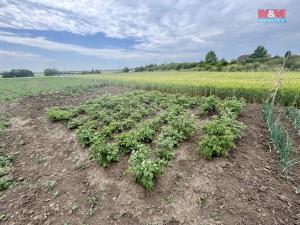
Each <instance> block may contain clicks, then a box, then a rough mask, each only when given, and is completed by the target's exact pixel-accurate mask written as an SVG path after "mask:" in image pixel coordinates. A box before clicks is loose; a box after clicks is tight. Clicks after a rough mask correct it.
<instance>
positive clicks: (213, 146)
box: [199, 99, 245, 160]
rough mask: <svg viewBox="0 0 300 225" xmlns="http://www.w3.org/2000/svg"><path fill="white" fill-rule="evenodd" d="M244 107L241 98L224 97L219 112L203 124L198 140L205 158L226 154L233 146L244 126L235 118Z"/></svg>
mask: <svg viewBox="0 0 300 225" xmlns="http://www.w3.org/2000/svg"><path fill="white" fill-rule="evenodd" d="M244 107H245V101H244V100H243V99H240V100H238V99H225V100H224V102H223V103H221V104H220V110H219V111H220V112H219V113H220V114H219V115H218V116H215V117H213V119H212V120H211V121H210V122H208V123H206V124H205V125H204V127H203V132H204V136H203V137H202V139H201V140H200V142H199V149H200V153H201V154H202V155H203V156H204V157H205V158H206V159H209V160H210V159H212V158H213V157H215V156H227V155H228V153H229V151H230V150H231V149H232V148H234V146H235V145H234V141H235V140H236V139H238V138H240V137H241V134H242V131H243V129H244V128H245V125H243V124H242V123H241V122H239V121H237V120H236V118H237V117H238V115H239V114H240V113H241V111H242V109H243V108H244Z"/></svg>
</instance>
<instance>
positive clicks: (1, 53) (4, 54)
mask: <svg viewBox="0 0 300 225" xmlns="http://www.w3.org/2000/svg"><path fill="white" fill-rule="evenodd" d="M38 57H39V55H36V54H32V53H27V52H16V51H6V50H0V58H13V59H19V60H31V59H35V58H38Z"/></svg>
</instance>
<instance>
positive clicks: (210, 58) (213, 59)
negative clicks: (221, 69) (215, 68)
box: [205, 51, 218, 64]
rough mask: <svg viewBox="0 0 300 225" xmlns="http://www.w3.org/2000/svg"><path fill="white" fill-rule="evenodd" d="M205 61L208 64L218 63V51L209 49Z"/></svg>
mask: <svg viewBox="0 0 300 225" xmlns="http://www.w3.org/2000/svg"><path fill="white" fill-rule="evenodd" d="M205 62H206V63H208V64H216V63H217V62H218V58H217V55H216V53H215V52H214V51H209V52H208V53H207V54H206V56H205Z"/></svg>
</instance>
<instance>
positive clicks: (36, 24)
mask: <svg viewBox="0 0 300 225" xmlns="http://www.w3.org/2000/svg"><path fill="white" fill-rule="evenodd" d="M258 9H286V12H287V22H286V23H273V24H271V23H258V19H257V11H258ZM299 40H300V1H297V0H272V1H265V0H251V1H249V0H222V1H221V0H210V1H208V0H159V1H155V0H56V1H55V0H0V71H3V70H10V69H13V68H25V69H30V70H33V71H36V72H37V71H43V70H44V69H45V68H57V69H59V70H91V69H120V68H124V67H125V66H127V67H136V66H140V65H145V64H152V63H156V64H160V63H169V62H194V61H200V60H202V59H204V57H205V54H206V53H207V52H208V51H209V50H213V51H215V52H216V54H217V56H218V58H223V57H224V58H225V59H227V60H231V59H234V58H237V57H238V56H240V55H243V54H248V53H252V52H253V50H254V49H255V48H256V47H257V46H258V45H264V46H265V47H266V48H267V50H268V51H269V53H270V54H272V55H283V54H284V53H285V52H286V51H287V50H291V51H292V53H294V54H300V46H299Z"/></svg>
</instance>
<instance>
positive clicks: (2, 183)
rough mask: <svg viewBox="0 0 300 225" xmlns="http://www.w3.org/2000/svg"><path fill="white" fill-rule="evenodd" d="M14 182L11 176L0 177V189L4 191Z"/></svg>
mask: <svg viewBox="0 0 300 225" xmlns="http://www.w3.org/2000/svg"><path fill="white" fill-rule="evenodd" d="M12 184H13V179H12V177H10V176H3V177H0V191H4V190H6V189H7V188H9V186H11V185H12Z"/></svg>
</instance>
